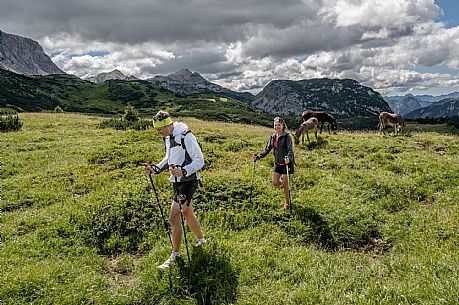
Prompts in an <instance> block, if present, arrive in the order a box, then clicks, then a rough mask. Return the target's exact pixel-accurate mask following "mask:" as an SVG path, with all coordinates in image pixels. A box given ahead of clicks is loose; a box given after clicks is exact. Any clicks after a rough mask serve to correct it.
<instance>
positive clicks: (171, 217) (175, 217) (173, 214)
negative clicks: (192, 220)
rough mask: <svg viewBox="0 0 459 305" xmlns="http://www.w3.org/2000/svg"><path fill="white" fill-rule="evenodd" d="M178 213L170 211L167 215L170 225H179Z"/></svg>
mask: <svg viewBox="0 0 459 305" xmlns="http://www.w3.org/2000/svg"><path fill="white" fill-rule="evenodd" d="M179 217H180V216H179V213H176V212H175V211H172V212H171V213H170V214H169V223H170V224H171V225H174V224H176V223H179V222H180V220H179Z"/></svg>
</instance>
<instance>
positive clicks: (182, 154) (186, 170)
mask: <svg viewBox="0 0 459 305" xmlns="http://www.w3.org/2000/svg"><path fill="white" fill-rule="evenodd" d="M153 124H154V127H155V130H156V132H157V133H158V134H160V135H161V136H162V137H163V139H164V144H165V146H166V156H165V157H164V159H163V160H162V161H161V162H159V163H158V164H157V165H150V164H144V168H145V170H146V171H147V172H149V173H155V174H158V173H160V172H162V171H164V170H166V169H168V170H169V172H170V174H171V176H170V178H169V180H170V181H171V182H172V183H173V185H174V196H173V200H172V204H171V209H170V212H169V222H170V224H171V226H172V254H171V256H170V257H169V258H168V259H167V260H166V261H165V262H164V263H163V264H162V265H160V266H158V268H160V269H163V268H167V267H169V266H170V264H171V262H172V261H173V260H174V259H175V258H177V257H179V256H180V244H181V238H182V232H184V231H183V229H184V228H183V229H182V226H181V225H180V216H181V214H182V215H183V217H184V218H185V220H186V223H187V224H188V226H189V227H190V229H191V231H192V232H193V234H194V235H195V236H196V238H197V239H198V243H197V245H198V246H201V245H202V244H204V243H205V242H206V240H205V239H204V237H203V233H202V231H201V225H200V224H199V221H198V219H197V218H196V215H195V214H194V212H193V205H192V197H193V194H194V193H195V192H196V189H197V187H198V185H199V179H200V177H201V176H200V173H199V170H200V169H201V168H202V167H203V166H204V157H203V155H202V151H201V147H200V146H199V144H198V142H197V140H196V138H195V136H194V135H193V134H192V133H191V132H190V131H189V130H188V126H187V125H186V124H184V123H180V122H172V119H171V117H170V116H169V113H167V112H164V111H160V112H158V113H157V114H156V115H155V116H154V117H153ZM185 239H186V235H185Z"/></svg>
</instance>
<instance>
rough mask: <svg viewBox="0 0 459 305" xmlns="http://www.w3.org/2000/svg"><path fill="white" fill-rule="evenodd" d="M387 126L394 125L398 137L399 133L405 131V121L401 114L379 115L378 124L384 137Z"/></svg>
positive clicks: (387, 113) (382, 113)
mask: <svg viewBox="0 0 459 305" xmlns="http://www.w3.org/2000/svg"><path fill="white" fill-rule="evenodd" d="M386 125H394V128H395V135H397V134H398V133H399V132H402V131H403V127H405V121H404V120H403V118H402V116H401V115H400V114H396V113H389V112H381V113H380V114H379V124H378V127H379V133H380V134H381V135H384V128H386Z"/></svg>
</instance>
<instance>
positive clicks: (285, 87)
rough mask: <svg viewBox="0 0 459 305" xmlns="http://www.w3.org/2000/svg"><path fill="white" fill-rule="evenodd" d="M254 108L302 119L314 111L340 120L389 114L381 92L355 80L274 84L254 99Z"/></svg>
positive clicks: (273, 82) (326, 79)
mask: <svg viewBox="0 0 459 305" xmlns="http://www.w3.org/2000/svg"><path fill="white" fill-rule="evenodd" d="M252 105H253V106H255V107H257V108H260V109H263V110H265V111H267V112H269V113H272V114H276V115H300V114H301V113H302V112H303V111H304V110H305V109H312V110H323V111H327V112H329V113H331V114H333V115H335V116H337V117H341V118H343V117H355V116H363V117H371V116H376V115H378V114H379V113H380V112H381V111H390V108H389V105H388V104H387V102H386V101H384V99H383V98H382V96H381V95H380V94H379V93H378V92H376V91H374V90H373V89H371V88H369V87H365V86H362V85H361V84H360V83H359V82H357V81H356V80H353V79H328V78H316V79H307V80H300V81H291V80H274V81H271V82H270V83H269V84H268V85H267V86H266V87H265V88H264V89H263V90H262V91H261V92H260V93H258V94H257V95H256V96H255V98H254V100H253V101H252Z"/></svg>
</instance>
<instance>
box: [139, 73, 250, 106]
mask: <svg viewBox="0 0 459 305" xmlns="http://www.w3.org/2000/svg"><path fill="white" fill-rule="evenodd" d="M147 80H148V81H149V82H151V83H152V84H155V85H157V86H159V87H161V88H163V89H166V90H169V91H171V92H173V93H175V94H176V95H179V96H187V95H193V94H200V93H212V94H220V95H223V96H227V97H231V98H234V99H237V100H240V101H245V102H248V101H250V100H251V99H252V98H253V94H251V93H249V92H236V91H232V90H230V89H227V88H224V87H222V86H219V85H217V84H214V83H211V82H209V81H208V80H206V79H205V78H204V77H202V76H201V75H200V74H199V73H197V72H191V71H190V70H188V69H182V70H179V71H177V72H175V73H172V74H169V75H167V76H162V75H156V76H155V77H153V78H150V79H147Z"/></svg>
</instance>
